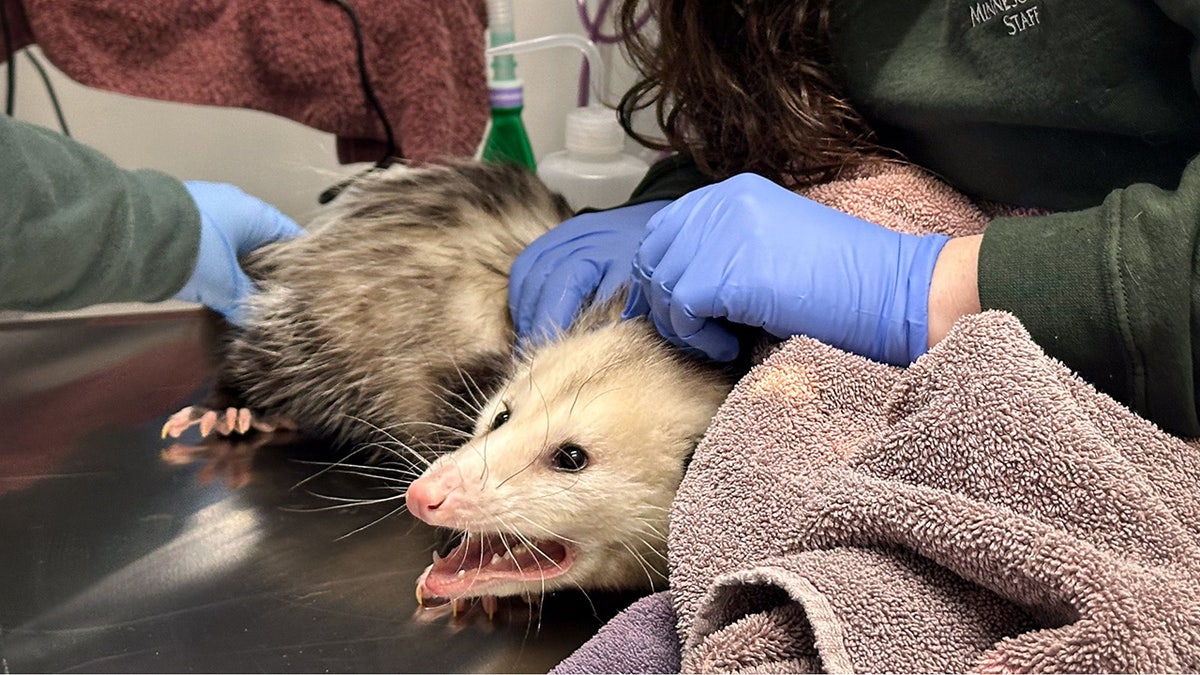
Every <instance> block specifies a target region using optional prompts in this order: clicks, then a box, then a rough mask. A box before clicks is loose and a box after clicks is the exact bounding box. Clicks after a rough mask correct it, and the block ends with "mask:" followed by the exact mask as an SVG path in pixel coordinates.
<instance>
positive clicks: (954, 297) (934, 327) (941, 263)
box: [928, 235, 983, 347]
mask: <svg viewBox="0 0 1200 675" xmlns="http://www.w3.org/2000/svg"><path fill="white" fill-rule="evenodd" d="M982 240H983V236H982V235H975V236H973V237H956V238H954V239H951V240H950V241H948V242H946V245H945V247H943V248H942V252H941V254H940V255H938V258H937V262H936V263H935V264H934V266H933V280H932V282H931V283H930V286H929V343H928V344H929V346H930V347H932V346H934V345H936V344H937V343H939V342H941V341H942V340H943V339H944V338H945V337H946V335H948V334H949V333H950V329H951V328H953V327H954V322H955V321H958V320H959V319H961V318H962V317H964V316H967V315H968V314H978V313H979V312H980V311H982V310H981V308H980V306H979V273H978V268H979V243H980V241H982Z"/></svg>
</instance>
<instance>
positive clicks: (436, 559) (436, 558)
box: [433, 551, 442, 565]
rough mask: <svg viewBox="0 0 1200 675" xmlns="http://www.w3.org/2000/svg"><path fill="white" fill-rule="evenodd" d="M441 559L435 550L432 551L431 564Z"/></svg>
mask: <svg viewBox="0 0 1200 675" xmlns="http://www.w3.org/2000/svg"><path fill="white" fill-rule="evenodd" d="M441 561H442V556H440V555H438V552H437V551H434V552H433V564H434V565H436V564H438V563H439V562H441Z"/></svg>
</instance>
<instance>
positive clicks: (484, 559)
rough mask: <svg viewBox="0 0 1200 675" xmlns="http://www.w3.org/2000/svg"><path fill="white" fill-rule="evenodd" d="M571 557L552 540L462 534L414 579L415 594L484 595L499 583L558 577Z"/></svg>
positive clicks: (567, 565)
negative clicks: (514, 540)
mask: <svg viewBox="0 0 1200 675" xmlns="http://www.w3.org/2000/svg"><path fill="white" fill-rule="evenodd" d="M573 560H574V555H573V554H572V552H571V549H570V548H568V547H567V545H566V544H564V543H562V542H560V541H555V540H553V539H545V540H540V541H534V542H532V543H512V542H507V541H505V539H504V537H502V536H501V535H497V534H482V535H481V534H465V535H463V539H462V541H461V542H460V543H459V544H458V546H457V547H455V549H454V550H453V551H451V552H450V553H449V554H447V555H446V557H444V558H439V557H438V555H437V553H434V554H433V564H432V565H430V566H429V568H428V569H427V570H425V573H424V574H422V575H421V579H420V580H419V581H418V582H417V593H418V595H421V596H423V597H425V598H431V597H436V598H458V597H463V596H479V595H487V594H488V593H489V589H491V588H494V587H497V586H500V585H504V584H509V583H518V584H526V585H527V584H528V583H529V582H535V583H539V582H541V581H543V580H546V579H551V578H554V577H557V576H561V575H562V574H564V573H565V572H566V571H567V570H568V569H570V568H571V563H572V561H573Z"/></svg>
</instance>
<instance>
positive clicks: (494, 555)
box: [492, 553, 500, 565]
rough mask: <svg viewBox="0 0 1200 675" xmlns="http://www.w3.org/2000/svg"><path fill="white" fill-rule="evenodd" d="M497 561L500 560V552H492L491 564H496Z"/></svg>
mask: <svg viewBox="0 0 1200 675" xmlns="http://www.w3.org/2000/svg"><path fill="white" fill-rule="evenodd" d="M499 562H500V554H499V553H493V554H492V564H493V565H495V564H497V563H499Z"/></svg>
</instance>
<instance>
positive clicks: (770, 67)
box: [617, 0, 891, 185]
mask: <svg viewBox="0 0 1200 675" xmlns="http://www.w3.org/2000/svg"><path fill="white" fill-rule="evenodd" d="M645 1H646V0H623V1H622V4H621V9H620V12H619V13H618V18H617V21H618V22H619V25H620V27H621V28H622V29H623V31H624V32H625V34H626V35H628V36H630V37H629V38H628V39H627V40H626V42H625V45H624V49H625V52H626V54H627V55H628V56H629V58H630V60H631V61H632V62H633V64H634V66H635V68H636V69H637V71H638V74H639V77H638V79H637V81H636V82H635V83H634V85H633V86H632V87H631V88H630V90H629V91H628V92H626V93H625V95H624V96H623V97H622V99H621V103H620V108H619V111H620V118H621V124H622V126H624V127H625V130H626V131H627V132H628V133H629V134H630V135H631V136H633V137H634V138H635V139H636V140H637V141H638V142H639V143H641V144H642V145H645V146H647V147H650V148H654V149H658V150H675V151H678V152H682V153H686V154H689V155H691V156H692V157H693V158H694V159H695V161H696V164H697V166H698V167H699V168H700V170H701V171H702V172H704V173H705V174H708V175H709V176H712V177H714V178H717V179H722V178H726V177H728V176H731V175H733V174H736V173H739V172H742V171H752V172H755V173H758V174H761V175H763V176H766V177H767V178H770V179H772V180H774V181H776V182H780V183H784V184H788V185H803V184H809V183H814V182H822V181H827V180H832V179H834V178H836V177H838V176H839V175H842V174H843V173H844V172H847V171H852V170H853V169H855V168H857V167H859V166H861V165H862V164H864V163H866V162H867V161H870V160H872V159H874V160H876V161H878V159H880V158H883V157H888V156H890V154H891V153H889V152H887V151H885V150H883V149H882V148H881V147H879V146H878V145H877V144H876V142H875V138H874V135H873V133H872V132H871V130H870V128H869V127H868V126H867V124H866V122H865V121H864V120H863V118H862V117H861V116H860V115H859V114H858V113H857V112H856V111H855V110H854V109H853V108H851V107H850V105H849V104H848V103H847V102H846V100H845V98H843V96H842V95H841V93H840V91H839V87H838V85H837V83H836V82H835V81H834V80H833V78H832V77H831V75H830V73H829V69H828V33H829V8H828V0H649V2H650V3H651V5H652V10H653V12H654V15H655V18H656V19H657V24H658V31H657V39H654V36H653V35H649V34H648V33H653V31H645V32H642V31H638V30H637V23H638V19H639V14H640V13H641V11H643V10H644V9H645V7H644V5H642V4H641V3H644V2H645ZM651 107H652V108H653V109H654V111H655V115H656V119H657V122H658V126H659V127H660V128H661V130H662V132H663V134H664V135H665V141H664V140H663V139H661V138H651V137H649V136H647V135H645V134H642V133H639V132H637V131H635V130H634V129H633V122H632V117H633V114H634V113H635V112H636V111H639V110H643V109H647V108H651Z"/></svg>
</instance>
